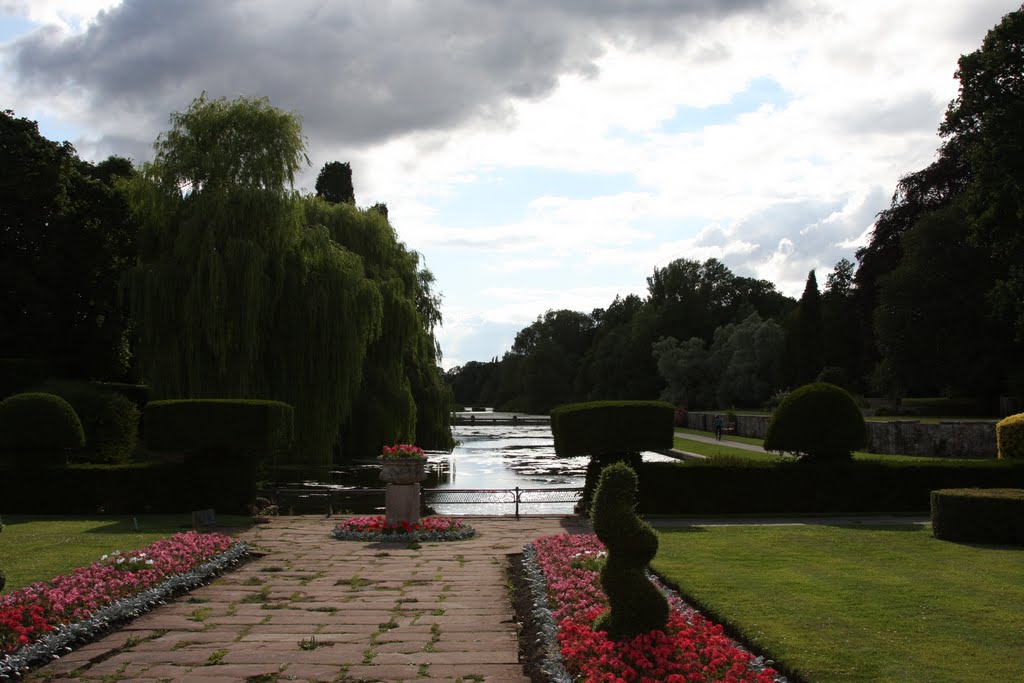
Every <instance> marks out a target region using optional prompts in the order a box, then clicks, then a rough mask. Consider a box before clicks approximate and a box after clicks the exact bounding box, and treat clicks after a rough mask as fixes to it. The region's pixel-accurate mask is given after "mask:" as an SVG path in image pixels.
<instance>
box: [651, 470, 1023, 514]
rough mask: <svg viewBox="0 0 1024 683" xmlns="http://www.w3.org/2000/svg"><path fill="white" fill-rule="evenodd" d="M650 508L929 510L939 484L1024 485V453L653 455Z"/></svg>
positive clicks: (761, 511) (681, 510)
mask: <svg viewBox="0 0 1024 683" xmlns="http://www.w3.org/2000/svg"><path fill="white" fill-rule="evenodd" d="M636 472H637V475H638V476H639V478H640V496H639V503H638V506H637V507H638V509H639V511H640V512H641V513H643V514H654V513H658V514H670V515H688V514H694V515H712V514H733V513H735V514H740V513H746V514H781V513H806V514H824V513H837V514H845V513H851V514H853V513H898V512H906V513H927V511H928V509H929V504H930V497H931V492H932V491H934V490H936V489H944V488H962V487H967V486H977V487H983V488H1024V461H1020V460H1018V461H1014V460H1002V461H1000V460H994V459H993V460H988V461H978V462H963V461H960V462H957V461H950V462H937V463H929V462H921V461H907V462H880V461H860V460H850V461H846V462H839V463H831V462H825V463H815V462H808V463H802V462H795V461H786V462H770V461H754V460H743V461H736V462H732V463H728V462H722V461H721V459H720V458H713V459H711V460H707V461H701V460H694V461H690V462H686V463H671V462H646V463H643V464H642V465H641V466H640V467H639V468H638V469H637V470H636Z"/></svg>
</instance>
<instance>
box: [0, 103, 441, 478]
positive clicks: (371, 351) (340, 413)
mask: <svg viewBox="0 0 1024 683" xmlns="http://www.w3.org/2000/svg"><path fill="white" fill-rule="evenodd" d="M171 121H172V127H171V129H170V130H168V131H167V132H165V133H163V134H162V135H161V136H160V137H159V138H158V139H157V142H156V144H155V149H156V155H155V158H154V160H153V161H152V162H150V163H147V164H143V165H142V166H141V167H139V168H133V166H132V164H131V163H130V162H129V161H128V160H125V159H120V158H116V157H112V158H110V159H108V160H106V161H104V162H102V163H100V164H96V165H93V164H91V163H89V162H86V161H83V160H81V159H79V157H78V156H77V154H76V153H75V150H74V148H73V147H72V146H71V145H70V144H69V143H66V142H65V143H55V142H51V141H49V140H47V139H45V138H44V137H42V136H41V135H40V134H39V130H38V126H37V125H36V124H35V123H34V122H32V121H28V120H26V119H17V118H15V117H14V115H13V114H12V113H10V112H5V113H4V114H3V118H2V119H0V126H2V128H0V162H2V163H3V166H4V173H3V175H2V179H0V292H2V301H0V358H16V359H30V360H32V361H33V362H42V363H44V364H45V365H46V366H48V367H49V368H50V373H51V374H52V375H54V376H56V377H61V378H81V379H92V380H129V381H139V382H142V383H146V384H148V385H149V386H150V396H151V397H152V398H210V397H234V398H271V399H277V400H284V401H286V402H288V403H290V404H292V405H293V406H294V407H295V408H296V434H297V446H296V453H295V463H296V464H298V465H301V466H304V467H305V466H308V467H314V468H320V467H323V466H325V465H328V464H329V463H330V462H331V460H332V459H337V458H346V457H367V456H372V455H374V454H375V453H379V452H380V447H381V446H382V445H383V444H385V443H393V442H412V441H415V442H417V443H419V444H420V445H422V446H424V447H428V448H447V447H450V446H451V444H452V439H451V429H450V426H449V419H448V416H449V412H450V409H451V405H452V399H451V390H450V389H449V388H448V387H447V385H445V384H444V382H443V380H442V373H441V370H440V368H439V367H438V363H439V361H440V349H439V347H438V344H437V341H436V338H435V336H434V330H435V328H436V326H437V325H439V324H440V323H441V313H440V297H439V295H438V294H437V293H436V292H435V291H434V289H433V285H434V277H433V275H432V274H431V273H430V271H429V270H427V269H426V268H425V267H424V266H423V263H422V257H421V256H420V255H419V254H417V253H416V252H414V251H411V250H409V249H408V248H407V247H406V246H405V245H404V244H403V243H402V242H401V241H400V240H399V239H398V235H397V233H396V232H395V230H394V228H393V226H392V225H391V224H390V222H389V221H388V218H387V209H386V207H385V206H384V205H383V204H379V205H377V206H374V207H371V208H368V209H359V208H357V207H356V206H355V197H354V192H353V190H352V180H351V175H352V173H351V168H350V167H349V165H348V164H347V163H344V164H342V163H338V162H332V163H329V164H327V165H326V166H325V167H324V169H323V170H322V171H321V174H320V178H319V179H318V181H317V190H318V195H319V196H309V195H300V194H299V193H296V192H294V191H293V190H292V189H291V186H292V183H293V181H294V177H295V174H296V172H297V171H298V170H299V169H300V168H301V167H302V166H303V164H304V163H308V159H307V157H306V154H305V143H304V139H303V137H302V135H301V128H300V125H299V121H298V118H297V117H296V116H295V115H294V114H291V113H287V112H283V111H281V110H278V109H275V108H274V107H272V106H270V104H269V103H268V102H267V101H266V100H265V99H247V98H239V99H237V100H234V101H228V100H226V99H217V100H211V99H207V98H206V97H205V96H203V97H200V98H198V99H197V100H195V101H194V102H193V103H192V106H191V107H190V108H189V109H188V110H187V111H186V112H182V113H177V114H174V115H173V116H172V119H171ZM211 131H216V133H215V134H213V133H211ZM0 398H2V397H0Z"/></svg>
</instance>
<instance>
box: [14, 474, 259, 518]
mask: <svg viewBox="0 0 1024 683" xmlns="http://www.w3.org/2000/svg"><path fill="white" fill-rule="evenodd" d="M248 487H249V484H248V482H245V481H242V480H241V479H240V478H238V477H235V476H226V477H223V478H222V479H219V480H217V481H212V482H211V481H204V480H202V479H200V478H198V477H197V476H196V473H195V470H194V469H193V468H191V467H190V466H188V465H187V464H185V463H182V462H147V463H132V464H128V465H68V466H66V467H51V468H45V469H40V470H38V471H37V472H35V473H32V474H25V473H11V472H9V471H7V472H5V471H2V470H0V500H2V501H3V506H4V510H3V511H4V512H5V513H7V512H10V513H21V514H57V515H83V514H96V513H98V512H103V513H106V514H135V513H144V512H190V511H192V510H200V509H204V508H213V509H215V510H217V511H218V512H223V513H225V514H227V513H239V514H245V513H246V512H248V504H249V503H251V502H253V500H254V495H253V494H252V493H250V491H249V488H248Z"/></svg>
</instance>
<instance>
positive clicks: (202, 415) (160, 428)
mask: <svg viewBox="0 0 1024 683" xmlns="http://www.w3.org/2000/svg"><path fill="white" fill-rule="evenodd" d="M294 419H295V417H294V410H293V409H292V407H291V406H290V405H288V404H287V403H282V402H280V401H263V400H253V399H181V400H170V401H150V402H149V404H148V405H146V411H145V420H146V445H147V446H148V447H149V448H150V449H151V450H154V451H178V452H184V451H201V450H231V451H257V452H260V453H279V452H281V451H285V450H288V449H289V448H290V447H291V443H292V438H293V433H294Z"/></svg>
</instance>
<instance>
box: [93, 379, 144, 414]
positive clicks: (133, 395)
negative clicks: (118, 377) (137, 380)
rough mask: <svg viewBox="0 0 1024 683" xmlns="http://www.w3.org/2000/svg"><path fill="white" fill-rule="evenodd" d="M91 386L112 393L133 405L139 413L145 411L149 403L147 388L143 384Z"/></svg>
mask: <svg viewBox="0 0 1024 683" xmlns="http://www.w3.org/2000/svg"><path fill="white" fill-rule="evenodd" d="M92 384H93V386H95V387H98V388H100V389H104V390H106V391H114V392H117V393H119V394H121V395H122V396H124V397H125V398H127V399H128V400H129V401H131V402H132V403H134V404H135V407H136V408H138V409H139V413H141V412H142V411H143V410H145V409H146V404H147V403H149V387H148V386H146V385H145V384H127V383H125V382H93V383H92Z"/></svg>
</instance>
